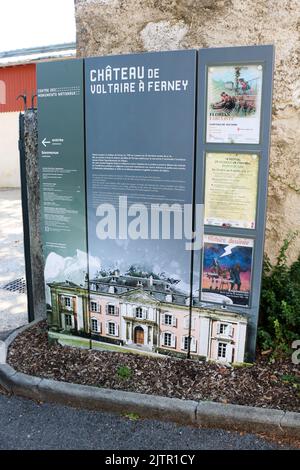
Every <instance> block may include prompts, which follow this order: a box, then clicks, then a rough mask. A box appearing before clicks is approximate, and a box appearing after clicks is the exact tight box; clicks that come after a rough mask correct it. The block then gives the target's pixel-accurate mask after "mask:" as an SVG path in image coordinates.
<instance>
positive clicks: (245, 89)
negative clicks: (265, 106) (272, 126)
mask: <svg viewBox="0 0 300 470" xmlns="http://www.w3.org/2000/svg"><path fill="white" fill-rule="evenodd" d="M207 83H208V85H207V86H208V88H207V127H206V141H207V142H208V143H233V144H235V143H240V144H258V143H259V138H260V116H261V90H262V65H259V64H256V65H252V64H251V65H227V66H212V67H208V80H207Z"/></svg>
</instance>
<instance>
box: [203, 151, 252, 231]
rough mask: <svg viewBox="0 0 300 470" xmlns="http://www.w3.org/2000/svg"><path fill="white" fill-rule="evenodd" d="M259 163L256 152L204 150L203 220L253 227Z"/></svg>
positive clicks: (209, 222) (218, 224)
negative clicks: (241, 152) (215, 151)
mask: <svg viewBox="0 0 300 470" xmlns="http://www.w3.org/2000/svg"><path fill="white" fill-rule="evenodd" d="M258 167H259V157H258V155H257V154H238V153H221V152H220V153H207V154H206V165H205V209H204V212H205V218H204V223H205V224H207V225H216V226H220V227H238V228H247V229H254V228H255V218H256V201H257V184H258V181H257V179H258Z"/></svg>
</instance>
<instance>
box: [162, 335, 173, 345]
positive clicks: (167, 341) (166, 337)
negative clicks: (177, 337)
mask: <svg viewBox="0 0 300 470" xmlns="http://www.w3.org/2000/svg"><path fill="white" fill-rule="evenodd" d="M171 344H172V335H171V333H165V334H164V345H165V346H169V347H170V346H171Z"/></svg>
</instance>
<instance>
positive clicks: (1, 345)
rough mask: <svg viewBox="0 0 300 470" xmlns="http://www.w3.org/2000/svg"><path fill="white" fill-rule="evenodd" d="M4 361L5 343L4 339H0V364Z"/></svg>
mask: <svg viewBox="0 0 300 470" xmlns="http://www.w3.org/2000/svg"><path fill="white" fill-rule="evenodd" d="M5 363H6V344H5V341H0V364H5Z"/></svg>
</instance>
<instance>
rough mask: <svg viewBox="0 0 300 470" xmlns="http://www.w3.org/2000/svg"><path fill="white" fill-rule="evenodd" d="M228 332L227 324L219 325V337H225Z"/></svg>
mask: <svg viewBox="0 0 300 470" xmlns="http://www.w3.org/2000/svg"><path fill="white" fill-rule="evenodd" d="M228 330H229V325H228V324H227V323H220V327H219V333H220V335H227V334H228Z"/></svg>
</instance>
